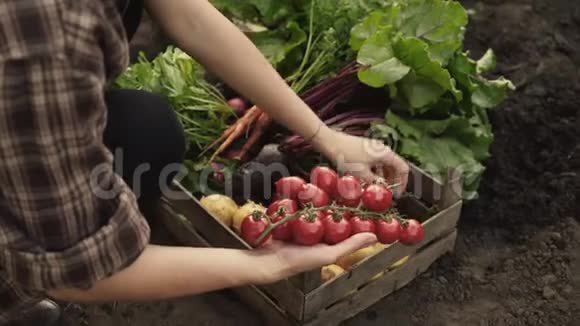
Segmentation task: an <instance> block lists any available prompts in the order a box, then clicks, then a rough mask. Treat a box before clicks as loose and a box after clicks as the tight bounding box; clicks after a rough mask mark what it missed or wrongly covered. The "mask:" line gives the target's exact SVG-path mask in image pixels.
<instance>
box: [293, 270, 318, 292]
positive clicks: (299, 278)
mask: <svg viewBox="0 0 580 326" xmlns="http://www.w3.org/2000/svg"><path fill="white" fill-rule="evenodd" d="M290 281H291V282H292V284H294V286H296V287H297V288H299V289H300V290H301V291H302V293H309V292H311V291H312V290H314V289H316V288H317V287H319V286H320V285H321V284H322V279H321V276H320V269H319V268H317V269H315V270H312V271H309V272H305V273H300V274H298V275H296V276H294V277H292V278H290Z"/></svg>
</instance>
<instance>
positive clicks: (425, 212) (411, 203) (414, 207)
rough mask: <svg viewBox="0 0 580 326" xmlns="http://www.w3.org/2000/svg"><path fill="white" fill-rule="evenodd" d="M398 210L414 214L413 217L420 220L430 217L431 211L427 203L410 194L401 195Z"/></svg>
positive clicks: (410, 214)
mask: <svg viewBox="0 0 580 326" xmlns="http://www.w3.org/2000/svg"><path fill="white" fill-rule="evenodd" d="M397 210H398V211H399V212H401V213H402V214H403V215H405V216H412V218H414V219H418V220H420V221H424V220H426V219H428V218H429V213H431V211H430V210H429V208H428V207H427V206H426V205H425V204H423V203H422V202H420V201H419V200H418V199H417V198H415V197H413V196H410V195H404V196H401V198H399V200H397Z"/></svg>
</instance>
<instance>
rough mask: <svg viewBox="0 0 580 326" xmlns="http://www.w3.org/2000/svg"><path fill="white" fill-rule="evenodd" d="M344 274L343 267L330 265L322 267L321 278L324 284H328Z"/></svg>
mask: <svg viewBox="0 0 580 326" xmlns="http://www.w3.org/2000/svg"><path fill="white" fill-rule="evenodd" d="M342 273H344V269H342V267H340V266H338V265H328V266H324V267H322V269H321V270H320V277H321V278H322V282H328V281H330V280H332V279H333V278H335V277H337V276H338V275H340V274H342Z"/></svg>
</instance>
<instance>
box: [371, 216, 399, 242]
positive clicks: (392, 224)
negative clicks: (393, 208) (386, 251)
mask: <svg viewBox="0 0 580 326" xmlns="http://www.w3.org/2000/svg"><path fill="white" fill-rule="evenodd" d="M375 226H376V234H377V238H378V239H379V242H380V243H382V244H391V243H394V242H396V241H398V240H399V238H400V236H401V232H403V229H402V228H401V223H399V221H398V220H397V219H395V218H391V219H390V220H388V221H385V220H377V221H376V222H375Z"/></svg>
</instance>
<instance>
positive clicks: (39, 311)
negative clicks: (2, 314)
mask: <svg viewBox="0 0 580 326" xmlns="http://www.w3.org/2000/svg"><path fill="white" fill-rule="evenodd" d="M18 318H19V319H18V320H16V321H14V322H12V323H11V324H9V326H57V323H58V321H59V319H60V307H59V306H58V305H57V304H56V303H55V302H53V301H51V300H42V301H40V302H39V303H37V304H36V305H34V306H33V307H32V308H29V309H28V310H26V311H24V312H22V313H21V314H20V315H19V316H18Z"/></svg>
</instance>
